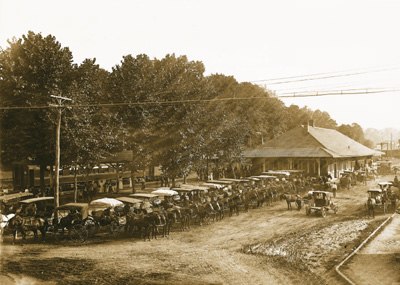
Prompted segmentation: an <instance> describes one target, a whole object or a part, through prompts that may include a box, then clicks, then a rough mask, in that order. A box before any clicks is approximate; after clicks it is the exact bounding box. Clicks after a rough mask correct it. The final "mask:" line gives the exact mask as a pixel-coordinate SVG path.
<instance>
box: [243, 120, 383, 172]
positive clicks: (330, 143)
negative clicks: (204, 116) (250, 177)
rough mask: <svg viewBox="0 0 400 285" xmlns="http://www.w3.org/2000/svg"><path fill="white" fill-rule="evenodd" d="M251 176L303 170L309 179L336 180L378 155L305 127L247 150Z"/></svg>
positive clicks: (329, 131) (348, 140)
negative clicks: (278, 170) (283, 170)
mask: <svg viewBox="0 0 400 285" xmlns="http://www.w3.org/2000/svg"><path fill="white" fill-rule="evenodd" d="M243 155H244V157H245V158H248V159H250V160H251V161H252V172H253V173H254V174H258V173H261V172H264V171H267V170H277V169H287V170H290V169H295V170H303V171H304V172H305V173H306V174H309V175H312V176H321V175H328V174H330V175H331V176H332V177H335V178H337V177H339V176H340V173H341V172H343V171H344V170H354V168H357V167H362V166H364V165H366V164H367V163H368V162H369V160H370V159H371V158H372V157H373V156H376V155H380V152H377V151H376V150H373V149H370V148H368V147H366V146H364V145H362V144H360V143H358V142H356V141H355V140H353V139H351V138H349V137H347V136H345V135H343V134H342V133H340V132H338V131H336V130H333V129H325V128H318V127H315V126H314V125H307V126H304V127H303V126H302V127H297V128H294V129H292V130H290V131H288V132H286V133H284V134H283V135H281V136H279V137H277V138H275V139H273V140H271V141H268V142H266V143H265V144H264V145H261V146H259V147H256V148H252V149H247V150H245V151H244V153H243Z"/></svg>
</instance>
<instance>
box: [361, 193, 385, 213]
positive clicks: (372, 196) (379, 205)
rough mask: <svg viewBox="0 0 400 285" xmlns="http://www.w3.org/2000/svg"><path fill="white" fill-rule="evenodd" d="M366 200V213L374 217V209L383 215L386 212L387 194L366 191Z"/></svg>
mask: <svg viewBox="0 0 400 285" xmlns="http://www.w3.org/2000/svg"><path fill="white" fill-rule="evenodd" d="M367 193H368V199H367V202H366V203H365V208H366V209H367V211H368V213H370V212H372V213H373V215H375V210H376V209H381V210H382V212H383V213H384V214H386V210H387V200H388V198H387V192H386V191H384V190H382V189H369V190H368V191H367Z"/></svg>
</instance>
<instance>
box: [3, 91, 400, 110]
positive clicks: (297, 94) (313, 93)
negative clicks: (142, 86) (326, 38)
mask: <svg viewBox="0 0 400 285" xmlns="http://www.w3.org/2000/svg"><path fill="white" fill-rule="evenodd" d="M397 91H400V89H344V90H325V91H308V92H290V93H281V94H273V95H268V96H256V97H227V98H214V99H190V100H169V101H143V102H116V103H96V104H75V105H72V104H71V105H68V108H88V107H123V106H144V105H174V104H184V103H207V102H209V103H213V102H228V101H246V100H260V99H270V98H274V97H275V98H288V97H298V98H300V97H321V96H339V95H341V96H343V95H367V94H379V93H388V92H397ZM47 108H52V106H9V107H0V110H26V109H47Z"/></svg>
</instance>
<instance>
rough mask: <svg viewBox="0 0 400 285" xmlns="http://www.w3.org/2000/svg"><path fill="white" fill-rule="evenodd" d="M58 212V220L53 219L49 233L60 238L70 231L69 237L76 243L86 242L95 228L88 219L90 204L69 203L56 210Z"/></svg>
mask: <svg viewBox="0 0 400 285" xmlns="http://www.w3.org/2000/svg"><path fill="white" fill-rule="evenodd" d="M55 211H57V220H55V219H54V216H53V219H51V221H50V222H49V231H50V232H53V234H54V235H55V236H56V237H58V235H62V236H63V235H64V231H65V230H67V231H68V236H69V237H70V238H71V239H72V240H74V241H81V242H83V241H86V239H87V238H88V236H89V232H90V230H91V229H92V228H94V223H92V221H91V220H89V219H88V217H89V204H88V203H67V204H64V205H61V206H59V207H57V208H56V209H55Z"/></svg>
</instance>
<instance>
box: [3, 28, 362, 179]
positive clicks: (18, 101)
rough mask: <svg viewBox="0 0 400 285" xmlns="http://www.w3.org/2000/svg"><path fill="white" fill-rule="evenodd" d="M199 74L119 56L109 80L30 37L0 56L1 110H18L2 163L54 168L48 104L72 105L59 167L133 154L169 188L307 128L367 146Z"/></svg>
mask: <svg viewBox="0 0 400 285" xmlns="http://www.w3.org/2000/svg"><path fill="white" fill-rule="evenodd" d="M204 73H205V66H204V65H203V63H202V62H201V61H191V60H189V59H188V58H187V57H186V56H176V55H175V54H168V55H166V56H165V57H164V58H161V59H157V58H154V59H152V58H149V57H148V56H147V55H145V54H139V55H136V56H134V55H126V56H123V57H122V60H121V62H120V63H119V64H116V65H115V66H114V67H113V68H112V70H111V72H108V71H106V70H104V69H102V68H101V67H100V66H99V65H98V64H96V60H95V59H85V60H84V61H83V62H82V63H80V64H75V63H73V56H72V53H71V52H70V50H69V49H68V48H67V47H62V45H61V44H60V43H59V42H58V41H57V40H56V38H55V37H54V36H51V35H48V36H45V37H44V36H42V35H41V34H35V33H33V32H28V33H27V35H24V36H22V38H21V39H14V40H12V41H10V42H9V46H8V47H7V48H6V49H2V50H0V79H1V80H0V90H1V94H0V100H1V104H2V106H10V107H17V108H16V109H9V110H3V111H2V112H1V115H0V119H1V122H0V124H1V133H2V135H1V137H0V144H1V151H2V156H1V160H2V163H3V164H10V163H12V162H15V161H19V160H26V159H29V160H31V161H32V162H33V163H36V164H40V165H52V163H53V161H54V140H55V139H54V123H53V120H54V117H55V116H54V110H53V109H52V108H49V107H48V105H49V103H51V101H52V100H51V97H50V95H60V96H65V97H69V98H71V99H73V103H72V104H70V105H71V108H65V110H64V113H63V123H62V139H61V146H62V164H64V165H82V166H90V165H95V164H97V163H100V162H101V161H102V159H103V158H104V157H106V156H107V155H109V154H110V153H113V152H116V151H121V150H131V151H132V152H133V154H134V155H133V156H132V161H131V162H130V163H129V164H128V165H129V167H130V168H131V170H132V171H136V170H139V169H143V168H144V167H145V166H146V165H150V164H152V165H160V166H161V167H162V170H163V172H164V174H165V175H167V176H169V177H171V178H175V177H178V176H185V175H187V174H188V173H189V172H190V171H192V170H196V171H198V172H199V173H203V174H204V173H208V167H213V168H215V170H217V171H226V170H227V169H226V167H227V165H228V166H229V165H230V166H233V165H234V164H236V163H240V162H242V157H241V154H242V151H243V149H244V148H245V147H249V146H256V145H259V144H261V143H262V142H263V141H264V140H268V139H272V138H274V137H276V136H278V135H280V134H282V133H284V132H286V131H287V130H289V129H291V128H294V127H297V126H300V125H303V124H307V122H308V121H309V120H311V119H312V120H314V121H315V122H316V125H317V126H319V127H326V128H335V129H338V130H339V131H341V132H342V133H344V134H346V135H348V136H350V137H351V138H353V139H355V140H358V141H360V142H361V143H366V144H368V141H367V140H365V138H364V134H363V130H362V128H361V127H360V126H359V125H357V124H353V125H351V126H350V125H341V126H338V125H337V123H336V121H335V120H334V119H332V118H331V117H330V115H329V114H328V113H327V112H323V111H320V110H315V111H313V110H310V109H308V108H307V107H304V108H299V107H298V106H296V105H291V106H289V107H286V106H285V105H284V104H283V102H282V101H281V100H279V98H277V97H275V96H274V95H273V94H272V93H271V92H269V91H268V90H266V89H264V88H262V87H260V86H258V85H255V84H252V83H248V82H242V83H239V82H237V81H236V79H235V78H234V77H232V76H226V75H223V74H212V75H209V76H206V75H205V74H204ZM211 164H212V166H210V165H211ZM232 172H235V170H234V169H233V167H232ZM233 174H234V175H235V173H233Z"/></svg>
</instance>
